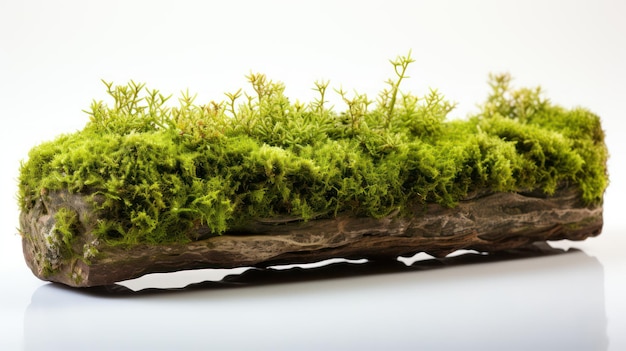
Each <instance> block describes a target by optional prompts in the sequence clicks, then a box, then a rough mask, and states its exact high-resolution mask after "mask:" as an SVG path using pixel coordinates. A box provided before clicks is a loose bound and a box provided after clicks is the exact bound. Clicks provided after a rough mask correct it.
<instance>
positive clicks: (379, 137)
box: [19, 58, 608, 245]
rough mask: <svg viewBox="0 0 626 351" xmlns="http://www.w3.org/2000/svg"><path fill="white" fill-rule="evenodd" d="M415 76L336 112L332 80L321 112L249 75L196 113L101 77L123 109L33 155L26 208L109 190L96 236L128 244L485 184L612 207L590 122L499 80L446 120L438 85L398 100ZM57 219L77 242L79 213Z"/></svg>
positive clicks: (378, 207) (386, 204)
mask: <svg viewBox="0 0 626 351" xmlns="http://www.w3.org/2000/svg"><path fill="white" fill-rule="evenodd" d="M402 59H405V60H407V61H410V58H399V59H398V60H397V61H394V67H396V68H398V67H404V66H403V63H402V61H401V60H402ZM398 65H399V66H398ZM405 70H406V69H405V68H404V69H402V70H398V69H396V73H397V74H398V77H397V79H396V81H390V86H391V89H389V90H384V91H383V93H381V95H380V98H379V99H378V100H377V101H376V102H372V101H370V100H369V99H368V98H367V97H366V96H364V95H359V94H356V96H355V97H354V98H350V97H348V96H347V94H346V93H345V92H343V91H340V94H341V96H342V98H343V99H344V101H345V102H346V104H347V106H348V108H347V110H346V111H344V112H339V113H337V112H335V111H333V110H332V109H328V108H326V106H325V104H324V102H325V101H324V99H325V97H324V96H325V95H324V94H325V92H326V88H327V86H328V83H316V87H317V90H318V91H319V93H320V98H319V99H317V100H316V101H314V102H313V103H310V104H302V103H292V102H291V101H290V100H289V99H288V98H287V97H286V96H285V95H284V86H283V85H282V84H281V83H274V82H271V81H269V80H267V79H266V78H265V76H263V75H251V76H249V79H250V82H251V84H252V86H253V89H254V91H255V92H256V96H255V95H254V94H253V95H251V96H248V98H247V99H243V100H244V101H242V99H241V96H242V93H241V91H238V92H236V93H233V94H227V97H228V99H227V100H226V101H223V102H210V103H208V104H206V105H197V104H195V103H194V101H193V97H191V96H190V95H189V94H188V93H184V94H183V95H182V97H181V98H180V99H179V100H180V105H179V106H177V107H169V106H168V105H167V101H168V98H169V97H166V96H163V95H161V94H160V93H159V92H158V91H155V90H148V89H145V87H144V86H143V85H141V84H136V83H134V82H131V83H130V84H128V85H126V86H117V87H114V86H113V85H112V84H110V83H105V84H106V86H107V91H108V93H109V94H110V95H111V96H112V97H113V100H114V104H113V106H109V105H107V104H105V103H103V102H94V103H93V104H92V106H91V111H90V112H89V115H90V121H89V123H88V124H87V125H86V126H85V128H84V129H83V130H81V131H78V132H76V133H73V134H66V135H61V136H59V137H58V138H56V139H55V140H53V141H50V142H46V143H43V144H41V145H39V146H37V147H35V148H33V149H32V150H31V151H30V153H29V159H28V161H26V162H24V163H23V164H22V166H21V169H20V178H19V202H20V206H21V209H22V210H24V211H27V210H29V209H30V208H31V207H32V206H33V205H34V202H35V200H36V199H37V198H38V197H39V196H41V194H42V193H45V192H47V191H53V190H60V189H67V190H69V191H71V192H78V193H84V194H92V195H95V194H97V195H100V196H102V198H104V201H101V202H99V206H100V209H101V210H102V211H101V218H100V221H99V224H98V227H97V228H96V229H95V233H96V234H97V235H98V237H99V238H100V239H102V240H105V241H107V242H109V243H111V244H125V245H132V244H137V243H164V242H173V241H187V240H196V239H198V236H197V235H198V231H197V229H198V228H199V227H201V226H206V227H207V228H208V229H209V232H210V235H218V234H221V233H224V232H226V231H228V230H229V229H233V228H236V227H238V226H239V225H240V224H242V223H246V222H247V221H250V220H253V219H255V218H272V217H281V218H283V217H285V216H288V217H290V218H300V219H303V220H307V219H311V218H316V217H320V216H326V217H329V216H334V215H336V214H338V213H351V214H353V215H355V216H369V217H383V216H386V215H388V214H390V213H392V212H394V211H396V210H400V212H401V213H406V212H407V209H409V208H414V207H415V205H418V206H424V205H427V204H429V203H438V204H440V205H443V206H454V205H455V204H456V203H457V202H458V201H459V200H461V199H462V198H463V197H464V196H466V195H467V194H468V193H469V192H471V191H473V190H476V189H484V188H487V189H491V190H493V191H520V190H524V191H527V190H540V191H543V192H544V193H546V194H548V195H550V194H552V193H553V192H554V191H555V190H556V189H557V188H558V187H559V186H563V185H568V186H576V187H578V188H579V189H580V191H581V194H582V199H583V201H584V202H585V203H586V204H587V205H590V206H593V205H596V204H598V203H600V202H601V201H602V196H603V193H604V190H605V188H606V186H607V183H608V176H607V172H606V159H607V150H606V147H605V144H604V134H603V131H602V129H601V124H600V119H599V118H598V117H597V116H596V115H594V114H593V113H591V112H589V111H587V110H585V109H581V108H577V109H573V110H567V109H564V108H562V107H559V106H557V105H554V104H552V103H550V102H549V101H547V100H545V99H544V98H543V97H542V94H541V93H540V90H539V89H518V90H514V89H512V88H511V87H510V77H508V76H506V75H501V76H494V77H492V79H491V82H490V85H491V87H492V93H491V95H490V96H489V97H488V98H487V101H486V102H485V103H484V104H483V105H482V107H481V112H480V113H478V114H476V115H474V116H471V117H470V118H468V119H466V120H446V116H447V114H448V113H449V112H450V111H451V110H452V108H453V104H450V103H449V102H447V101H446V100H445V99H444V98H443V97H442V96H441V95H440V94H439V93H437V92H436V91H431V92H430V93H429V94H428V95H426V96H424V97H418V96H414V95H411V94H401V93H399V90H398V85H399V82H400V80H401V79H402V78H403V77H404V76H403V75H404V71H405ZM57 216H59V218H58V221H59V223H64V224H63V226H62V227H59V229H58V230H59V231H60V232H61V233H62V234H63V238H64V239H63V240H64V242H65V241H67V242H68V243H69V242H71V233H72V230H71V227H72V225H74V224H73V223H74V222H73V220H74V219H73V218H75V217H72V215H71V214H70V213H65V212H63V213H61V214H57Z"/></svg>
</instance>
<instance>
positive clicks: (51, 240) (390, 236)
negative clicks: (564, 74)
mask: <svg viewBox="0 0 626 351" xmlns="http://www.w3.org/2000/svg"><path fill="white" fill-rule="evenodd" d="M62 206H64V207H69V208H71V209H73V210H75V211H76V212H77V213H78V214H79V220H80V225H79V226H78V227H79V228H78V231H79V233H78V237H77V238H76V240H74V242H73V246H72V250H73V251H74V252H73V253H71V254H68V253H67V252H68V251H69V250H63V249H62V246H61V244H60V243H59V240H60V239H59V238H57V237H55V234H54V230H53V229H54V225H55V219H54V214H55V213H56V211H57V210H58V209H59V208H60V207H62ZM97 220H98V216H97V212H96V211H94V210H93V208H92V207H91V205H89V202H88V201H87V199H86V196H84V195H81V194H69V193H67V192H54V193H49V194H46V195H45V197H42V198H41V199H40V200H38V202H37V204H36V206H34V208H33V209H32V210H31V211H29V212H26V213H22V214H21V217H20V224H21V230H22V236H23V239H22V242H23V250H24V257H25V259H26V263H27V264H28V266H29V267H30V268H31V270H32V271H33V273H34V274H35V275H36V276H37V277H39V278H41V279H44V280H49V281H54V282H59V283H63V284H67V285H70V286H75V287H88V286H98V285H109V284H113V283H116V282H119V281H122V280H127V279H132V278H136V277H139V276H142V275H144V274H148V273H156V272H173V271H179V270H186V269H199V268H233V267H245V266H256V267H266V266H269V265H275V264H292V263H306V262H317V261H321V260H324V259H329V258H348V259H361V258H367V259H371V260H381V259H385V260H389V259H396V258H397V257H398V256H410V255H414V254H416V253H418V252H426V253H429V254H432V255H433V256H436V257H443V256H446V255H447V254H449V253H451V252H454V251H456V250H459V249H473V250H477V251H481V252H493V251H498V250H506V249H513V248H517V247H522V246H525V245H528V244H530V243H533V242H537V241H548V240H561V239H569V240H583V239H585V238H587V237H590V236H595V235H598V234H600V232H601V230H602V225H603V219H602V206H601V205H600V206H594V207H587V206H584V205H583V204H582V203H581V201H580V196H579V192H578V190H577V188H562V189H559V190H558V191H557V192H556V193H555V194H554V195H553V196H550V197H545V196H543V195H542V194H537V193H532V192H528V193H489V192H483V193H480V194H479V193H477V194H474V195H473V196H471V197H468V198H467V199H465V200H464V201H461V202H460V203H459V204H458V206H456V207H454V208H444V207H441V206H439V205H436V204H428V205H427V206H424V207H422V208H419V209H415V210H414V211H413V215H412V216H408V217H407V216H400V215H399V214H397V213H394V214H391V215H389V216H388V217H386V218H382V219H374V218H356V217H352V216H347V215H339V216H337V217H336V218H332V219H316V220H310V221H307V222H303V221H294V220H293V219H285V220H274V221H263V220H259V221H257V222H256V223H252V224H249V225H247V226H245V227H242V228H239V229H238V231H237V232H236V233H235V232H228V233H226V234H224V235H221V236H217V237H212V238H208V239H203V240H198V241H194V242H190V243H186V244H168V245H145V244H142V245H137V246H134V247H132V248H130V249H126V248H122V247H114V246H109V245H106V244H105V243H103V242H102V241H100V240H98V239H97V238H96V237H95V236H94V235H93V233H92V230H93V228H94V227H95V225H96V223H97ZM198 231H199V232H206V228H199V230H198ZM94 248H95V249H97V250H98V254H97V255H95V256H94V257H90V256H91V255H90V253H89V252H90V250H91V251H93V249H94ZM64 253H65V254H64Z"/></svg>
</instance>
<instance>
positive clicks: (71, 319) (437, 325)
mask: <svg viewBox="0 0 626 351" xmlns="http://www.w3.org/2000/svg"><path fill="white" fill-rule="evenodd" d="M458 263H462V264H458ZM471 263H477V264H471ZM196 278H198V277H196ZM207 279H210V278H207ZM603 283H604V282H603V268H602V265H601V264H600V263H599V262H598V260H597V259H595V258H592V257H589V256H587V255H586V254H585V253H583V252H581V251H570V252H567V253H561V254H555V255H543V256H538V257H529V258H520V257H519V256H518V257H515V256H510V257H507V258H506V259H504V260H500V259H498V260H494V259H493V258H491V257H486V256H482V257H481V256H478V255H465V256H460V257H457V258H452V259H444V260H429V261H424V262H418V263H416V264H414V265H413V266H410V267H405V266H404V265H401V264H399V263H398V262H395V263H365V264H348V263H337V264H332V265H329V266H326V267H322V268H318V269H307V270H303V269H288V270H281V271H278V270H269V271H268V270H265V271H263V270H251V271H247V272H246V273H243V274H241V275H238V276H229V277H226V278H225V280H224V281H221V282H206V283H202V284H197V285H195V286H192V287H189V288H187V289H183V290H162V289H161V290H159V289H152V290H144V291H140V292H132V291H131V290H125V291H123V289H121V288H120V289H118V290H119V292H117V293H116V292H114V291H108V292H107V291H105V290H104V289H95V290H73V289H69V288H64V287H61V286H59V285H55V284H46V285H43V286H41V287H40V288H39V289H37V290H36V291H35V293H34V294H33V296H32V301H31V304H30V305H29V306H28V308H27V310H26V313H25V317H24V338H25V340H24V346H25V348H26V349H27V350H57V349H59V350H60V349H62V350H75V349H76V350H78V349H80V350H85V349H89V350H96V349H124V350H138V349H149V350H158V349H164V350H173V349H176V350H184V349H254V350H302V349H306V350H335V349H337V350H352V349H361V350H371V349H387V350H407V349H411V350H415V349H422V350H437V349H441V350H449V349H465V350H605V349H607V347H608V342H609V341H608V338H607V330H606V329H607V318H606V311H605V303H604V291H603V290H604V288H603Z"/></svg>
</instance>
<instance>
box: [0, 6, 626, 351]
mask: <svg viewBox="0 0 626 351" xmlns="http://www.w3.org/2000/svg"><path fill="white" fill-rule="evenodd" d="M625 14H626V3H624V2H622V1H586V2H584V1H546V0H541V1H538V0H536V1H519V2H511V1H495V0H494V1H432V2H427V1H414V2H409V1H393V0H385V1H377V2H368V1H358V2H357V1H354V2H353V1H343V2H340V1H317V2H302V3H299V2H295V1H263V2H261V1H249V2H245V1H228V2H226V1H224V2H220V3H217V2H213V3H209V2H206V4H204V2H199V1H198V2H191V1H176V2H168V3H166V2H161V1H90V2H84V1H21V2H17V1H6V0H0V115H1V116H2V117H1V118H2V124H3V125H2V128H0V133H2V134H1V135H0V140H1V141H0V142H1V143H2V145H1V148H0V150H2V151H1V152H2V153H1V155H2V158H1V160H0V161H1V164H2V166H3V168H2V173H1V174H0V177H1V178H0V181H1V182H2V187H0V204H1V208H0V210H1V213H2V218H3V221H2V222H1V224H0V225H1V226H2V230H1V231H0V232H1V233H2V235H1V236H0V260H1V261H0V284H1V285H0V311H1V312H0V349H2V350H15V349H28V350H31V349H32V350H37V349H45V350H55V349H63V350H71V349H81V350H82V349H87V348H88V349H133V350H136V349H150V350H152V349H199V348H209V347H215V348H217V349H229V348H230V349H240V348H248V349H250V348H254V349H383V348H384V349H394V348H395V349H418V348H419V349H450V348H452V347H455V348H463V349H498V350H501V349H533V350H536V349H550V350H554V349H564V350H572V349H581V350H604V349H609V350H624V349H626V336H625V335H624V333H623V330H626V301H625V296H626V279H625V277H626V259H625V258H624V251H625V250H626V239H625V235H626V233H625V231H626V226H625V225H624V222H623V219H622V218H621V212H623V211H622V205H620V199H623V196H624V195H626V191H625V189H624V183H623V182H622V181H621V180H622V179H624V178H625V176H626V170H625V169H624V164H626V163H625V161H626V160H625V159H624V151H625V150H624V142H623V140H621V139H620V138H623V135H624V132H625V131H626V130H625V128H624V124H623V120H624V101H623V99H624V96H626V83H625V82H626V65H625V64H624V63H625V62H626V41H625V40H624V37H626V27H625V25H624V21H623V17H624V15H625ZM409 49H412V50H413V56H414V57H415V58H416V60H417V62H415V63H414V64H413V66H412V67H411V68H410V71H411V72H410V75H411V77H412V78H411V79H410V80H407V81H406V82H405V83H403V84H404V85H403V87H404V89H405V90H411V91H413V92H415V93H420V94H423V93H425V92H426V91H427V88H428V87H433V88H438V89H439V90H440V91H441V92H442V93H443V94H445V95H446V97H448V98H449V99H450V100H453V101H457V102H459V107H458V109H457V110H456V112H455V113H453V115H454V116H460V117H462V116H465V115H466V114H467V113H468V112H471V111H474V110H475V104H476V103H478V102H480V101H482V100H483V99H484V98H485V96H486V94H487V91H488V89H487V85H486V84H485V82H486V79H487V75H488V74H489V73H490V72H502V71H508V72H510V73H511V74H512V75H513V76H514V77H515V78H516V80H515V83H516V85H518V86H535V85H542V87H543V88H544V89H545V91H546V94H547V96H548V97H549V98H550V99H551V100H552V101H554V102H556V103H559V104H562V105H564V106H567V107H572V106H576V105H581V106H585V107H588V108H590V109H591V110H593V111H594V112H596V113H597V114H598V115H600V116H601V117H602V119H603V123H604V127H605V129H606V131H607V143H608V145H609V150H610V152H611V155H612V158H611V160H610V162H609V167H610V172H611V180H612V182H611V185H610V187H609V189H608V191H607V193H606V197H605V232H604V234H602V235H601V236H600V237H598V238H595V239H593V240H588V241H585V242H582V243H574V244H572V245H573V246H575V247H578V248H580V249H582V251H581V252H574V253H568V254H564V255H557V256H547V257H541V258H533V259H525V260H512V261H500V262H490V263H485V264H479V265H457V266H453V267H448V268H444V269H430V270H421V269H420V270H408V271H406V270H399V271H395V272H388V273H385V274H356V275H355V276H350V275H347V276H344V277H342V278H337V279H313V280H311V281H291V280H289V279H282V280H279V282H278V283H276V282H275V283H271V282H267V283H266V284H252V286H248V287H243V288H204V289H196V290H190V291H185V292H174V293H172V292H169V293H156V294H144V295H138V296H135V295H124V296H112V297H106V296H102V295H93V294H86V293H84V292H80V291H74V290H68V289H62V288H59V287H58V286H55V285H51V284H46V283H43V282H41V281H38V280H37V279H36V278H34V277H33V276H32V274H31V273H30V272H29V271H28V269H27V268H26V266H25V264H24V263H23V259H22V256H21V247H20V238H19V236H18V235H16V234H15V233H16V232H17V230H16V229H15V228H16V227H17V225H18V224H17V209H16V204H15V203H16V202H15V191H16V185H15V178H16V176H17V169H18V167H19V161H20V160H21V159H24V158H25V157H26V155H27V152H28V150H29V149H30V148H31V147H32V146H34V145H36V144H38V143H40V142H41V141H43V140H49V139H51V138H53V137H54V136H56V135H58V134H60V133H64V132H71V131H74V130H76V129H80V128H82V126H83V125H84V124H85V122H86V120H87V117H86V115H85V114H83V113H82V112H81V110H82V109H85V108H88V106H89V104H90V102H91V100H92V99H94V98H95V99H106V96H105V94H104V89H103V85H102V83H100V79H101V78H102V79H105V80H108V81H111V80H113V81H115V82H116V83H119V84H124V83H126V82H127V81H128V80H130V79H134V80H136V81H141V82H146V83H148V86H150V87H152V88H158V89H161V90H162V91H163V92H165V93H177V92H178V91H181V90H185V89H187V88H189V90H190V91H191V92H197V93H198V100H197V101H199V102H202V101H208V100H211V99H215V100H221V99H222V98H223V95H222V93H223V92H225V91H233V90H235V89H237V88H239V87H241V86H244V85H245V78H244V75H245V74H247V73H249V72H250V71H253V72H262V73H266V74H267V75H268V76H269V77H270V78H272V79H275V80H280V81H283V82H285V83H286V86H287V93H288V94H289V95H290V96H291V97H293V98H294V99H300V100H302V101H309V100H310V99H312V97H313V92H312V91H311V90H310V88H311V87H312V86H313V81H315V80H316V79H330V80H331V85H332V86H333V87H335V88H338V87H340V86H343V88H345V89H347V90H350V89H356V90H358V91H359V92H364V93H368V94H369V95H370V96H371V97H374V96H376V93H377V92H378V91H379V90H380V89H382V88H383V87H384V84H383V81H384V80H385V79H387V78H388V77H390V75H391V74H392V71H391V67H390V66H389V65H388V63H387V60H388V59H390V58H394V57H395V56H396V55H399V54H406V52H408V50H409ZM334 103H335V104H336V105H337V108H338V109H342V108H343V107H342V106H341V105H340V103H339V101H338V99H337V100H336V101H334ZM559 245H565V246H569V245H570V244H569V243H560V244H559ZM218 273H219V272H206V271H202V272H194V273H188V275H187V276H184V275H178V276H175V277H172V276H159V277H156V278H152V279H153V280H152V281H151V282H152V283H154V282H161V283H172V282H174V281H176V280H178V279H183V280H184V279H189V281H195V280H202V279H213V278H215V275H216V274H218ZM331 273H332V270H331ZM204 274H206V277H205V276H203V275H204ZM157 285H158V284H157Z"/></svg>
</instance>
